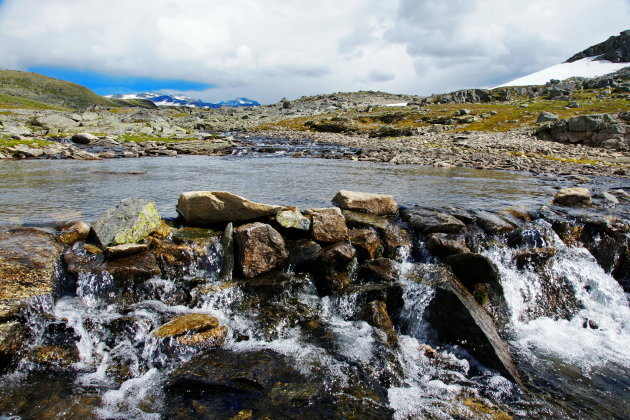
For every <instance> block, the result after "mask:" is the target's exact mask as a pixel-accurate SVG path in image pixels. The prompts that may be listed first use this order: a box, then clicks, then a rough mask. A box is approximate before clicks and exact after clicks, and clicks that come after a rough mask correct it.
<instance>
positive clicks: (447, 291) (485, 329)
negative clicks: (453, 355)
mask: <svg viewBox="0 0 630 420" xmlns="http://www.w3.org/2000/svg"><path fill="white" fill-rule="evenodd" d="M433 280H434V282H433V284H434V285H435V286H437V289H436V293H435V296H434V298H433V300H431V303H430V304H429V306H428V307H427V310H426V317H427V319H428V321H429V322H430V323H431V325H432V326H433V328H434V329H435V332H436V334H437V339H438V340H439V342H440V343H444V344H450V345H460V346H462V347H464V348H465V349H467V350H468V351H469V352H470V353H471V354H472V355H474V356H475V357H476V358H477V359H478V360H479V361H480V362H481V363H483V364H484V365H486V366H489V367H491V368H494V369H497V370H499V371H500V372H502V373H503V374H504V375H507V377H508V378H511V379H512V380H513V381H515V382H516V383H517V384H518V385H519V386H521V387H522V386H523V383H522V381H521V376H520V374H519V372H518V370H517V369H516V365H515V363H514V359H513V357H512V353H511V351H510V348H509V347H508V345H507V343H506V342H505V341H504V340H503V339H502V338H501V336H500V334H499V330H498V328H497V326H496V324H495V322H494V320H493V319H492V316H491V315H490V314H489V313H488V312H487V311H486V310H485V309H484V308H483V307H482V306H481V305H480V304H479V303H478V302H477V300H476V299H475V297H474V296H473V295H472V294H471V293H470V291H469V290H468V288H467V287H466V286H464V284H462V282H461V281H459V279H458V278H457V277H455V276H453V275H452V274H450V273H449V272H448V271H440V272H438V273H437V278H435V279H433Z"/></svg>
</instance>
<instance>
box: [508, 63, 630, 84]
mask: <svg viewBox="0 0 630 420" xmlns="http://www.w3.org/2000/svg"><path fill="white" fill-rule="evenodd" d="M597 58H598V57H587V58H583V59H581V60H577V61H573V62H571V63H569V62H566V63H562V64H556V65H555V66H551V67H547V68H546V69H543V70H540V71H537V72H535V73H532V74H529V75H527V76H523V77H519V78H518V79H514V80H512V81H511V82H507V83H504V84H502V85H500V86H497V87H506V86H528V85H544V84H545V83H547V82H548V81H550V80H552V79H556V80H565V79H568V78H570V77H598V76H603V75H605V74H609V73H613V72H616V71H617V70H621V69H622V68H624V67H628V66H630V63H612V62H610V61H606V60H597Z"/></svg>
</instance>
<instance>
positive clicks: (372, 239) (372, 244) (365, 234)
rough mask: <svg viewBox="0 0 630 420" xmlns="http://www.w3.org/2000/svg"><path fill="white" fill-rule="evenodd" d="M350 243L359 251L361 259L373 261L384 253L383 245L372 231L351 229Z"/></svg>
mask: <svg viewBox="0 0 630 420" xmlns="http://www.w3.org/2000/svg"><path fill="white" fill-rule="evenodd" d="M349 236H350V243H352V245H353V246H354V247H355V248H356V249H357V251H358V253H359V256H360V257H361V259H364V260H365V259H369V260H372V259H374V258H376V257H378V256H379V255H380V254H381V253H382V248H383V246H382V244H381V241H380V239H379V238H378V235H377V234H376V232H375V231H374V230H372V229H350V230H349Z"/></svg>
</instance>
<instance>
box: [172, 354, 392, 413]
mask: <svg viewBox="0 0 630 420" xmlns="http://www.w3.org/2000/svg"><path fill="white" fill-rule="evenodd" d="M295 366H296V361H295V360H292V359H291V358H289V357H287V356H284V355H281V354H279V353H276V352H274V351H272V350H266V349H264V350H250V351H245V352H234V351H230V350H223V349H216V350H209V351H207V352H205V353H203V354H200V355H198V356H195V357H194V358H193V359H191V360H190V361H188V362H186V363H185V364H184V365H183V366H182V367H180V368H178V369H176V370H175V371H174V372H173V373H172V374H171V375H170V377H169V378H168V380H167V381H166V384H165V386H164V389H165V391H166V414H167V417H173V415H174V413H177V412H181V411H182V410H184V412H185V413H187V416H191V415H192V416H193V417H210V416H218V417H221V418H238V417H235V416H239V415H242V414H239V413H244V412H252V413H253V412H255V413H257V414H258V415H260V416H261V417H262V418H265V417H267V418H280V417H284V416H287V415H289V416H295V417H297V418H347V416H357V417H358V418H374V419H381V418H382V419H385V418H390V417H391V412H390V410H389V409H387V408H386V396H385V395H386V393H385V392H384V390H383V389H382V388H381V387H380V386H379V385H378V384H377V383H375V382H374V381H370V380H369V379H367V378H366V377H364V376H363V375H361V374H353V375H352V376H351V377H350V378H348V381H347V383H346V384H345V385H344V386H343V387H340V386H338V385H336V384H335V383H334V382H332V381H331V379H330V378H328V377H327V372H326V370H325V369H318V370H315V371H314V372H313V373H312V374H311V375H309V376H305V375H304V374H302V373H301V372H299V371H298V370H297V369H296V368H295ZM193 401H194V402H195V403H194V404H192V402H193Z"/></svg>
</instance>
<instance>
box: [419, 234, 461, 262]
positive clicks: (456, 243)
mask: <svg viewBox="0 0 630 420" xmlns="http://www.w3.org/2000/svg"><path fill="white" fill-rule="evenodd" d="M427 247H428V248H429V251H431V253H432V254H434V255H437V256H439V257H447V256H449V255H455V254H463V253H466V252H470V249H469V248H468V245H467V244H466V238H465V237H464V236H461V235H456V234H450V233H432V234H430V235H429V237H428V239H427Z"/></svg>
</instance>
